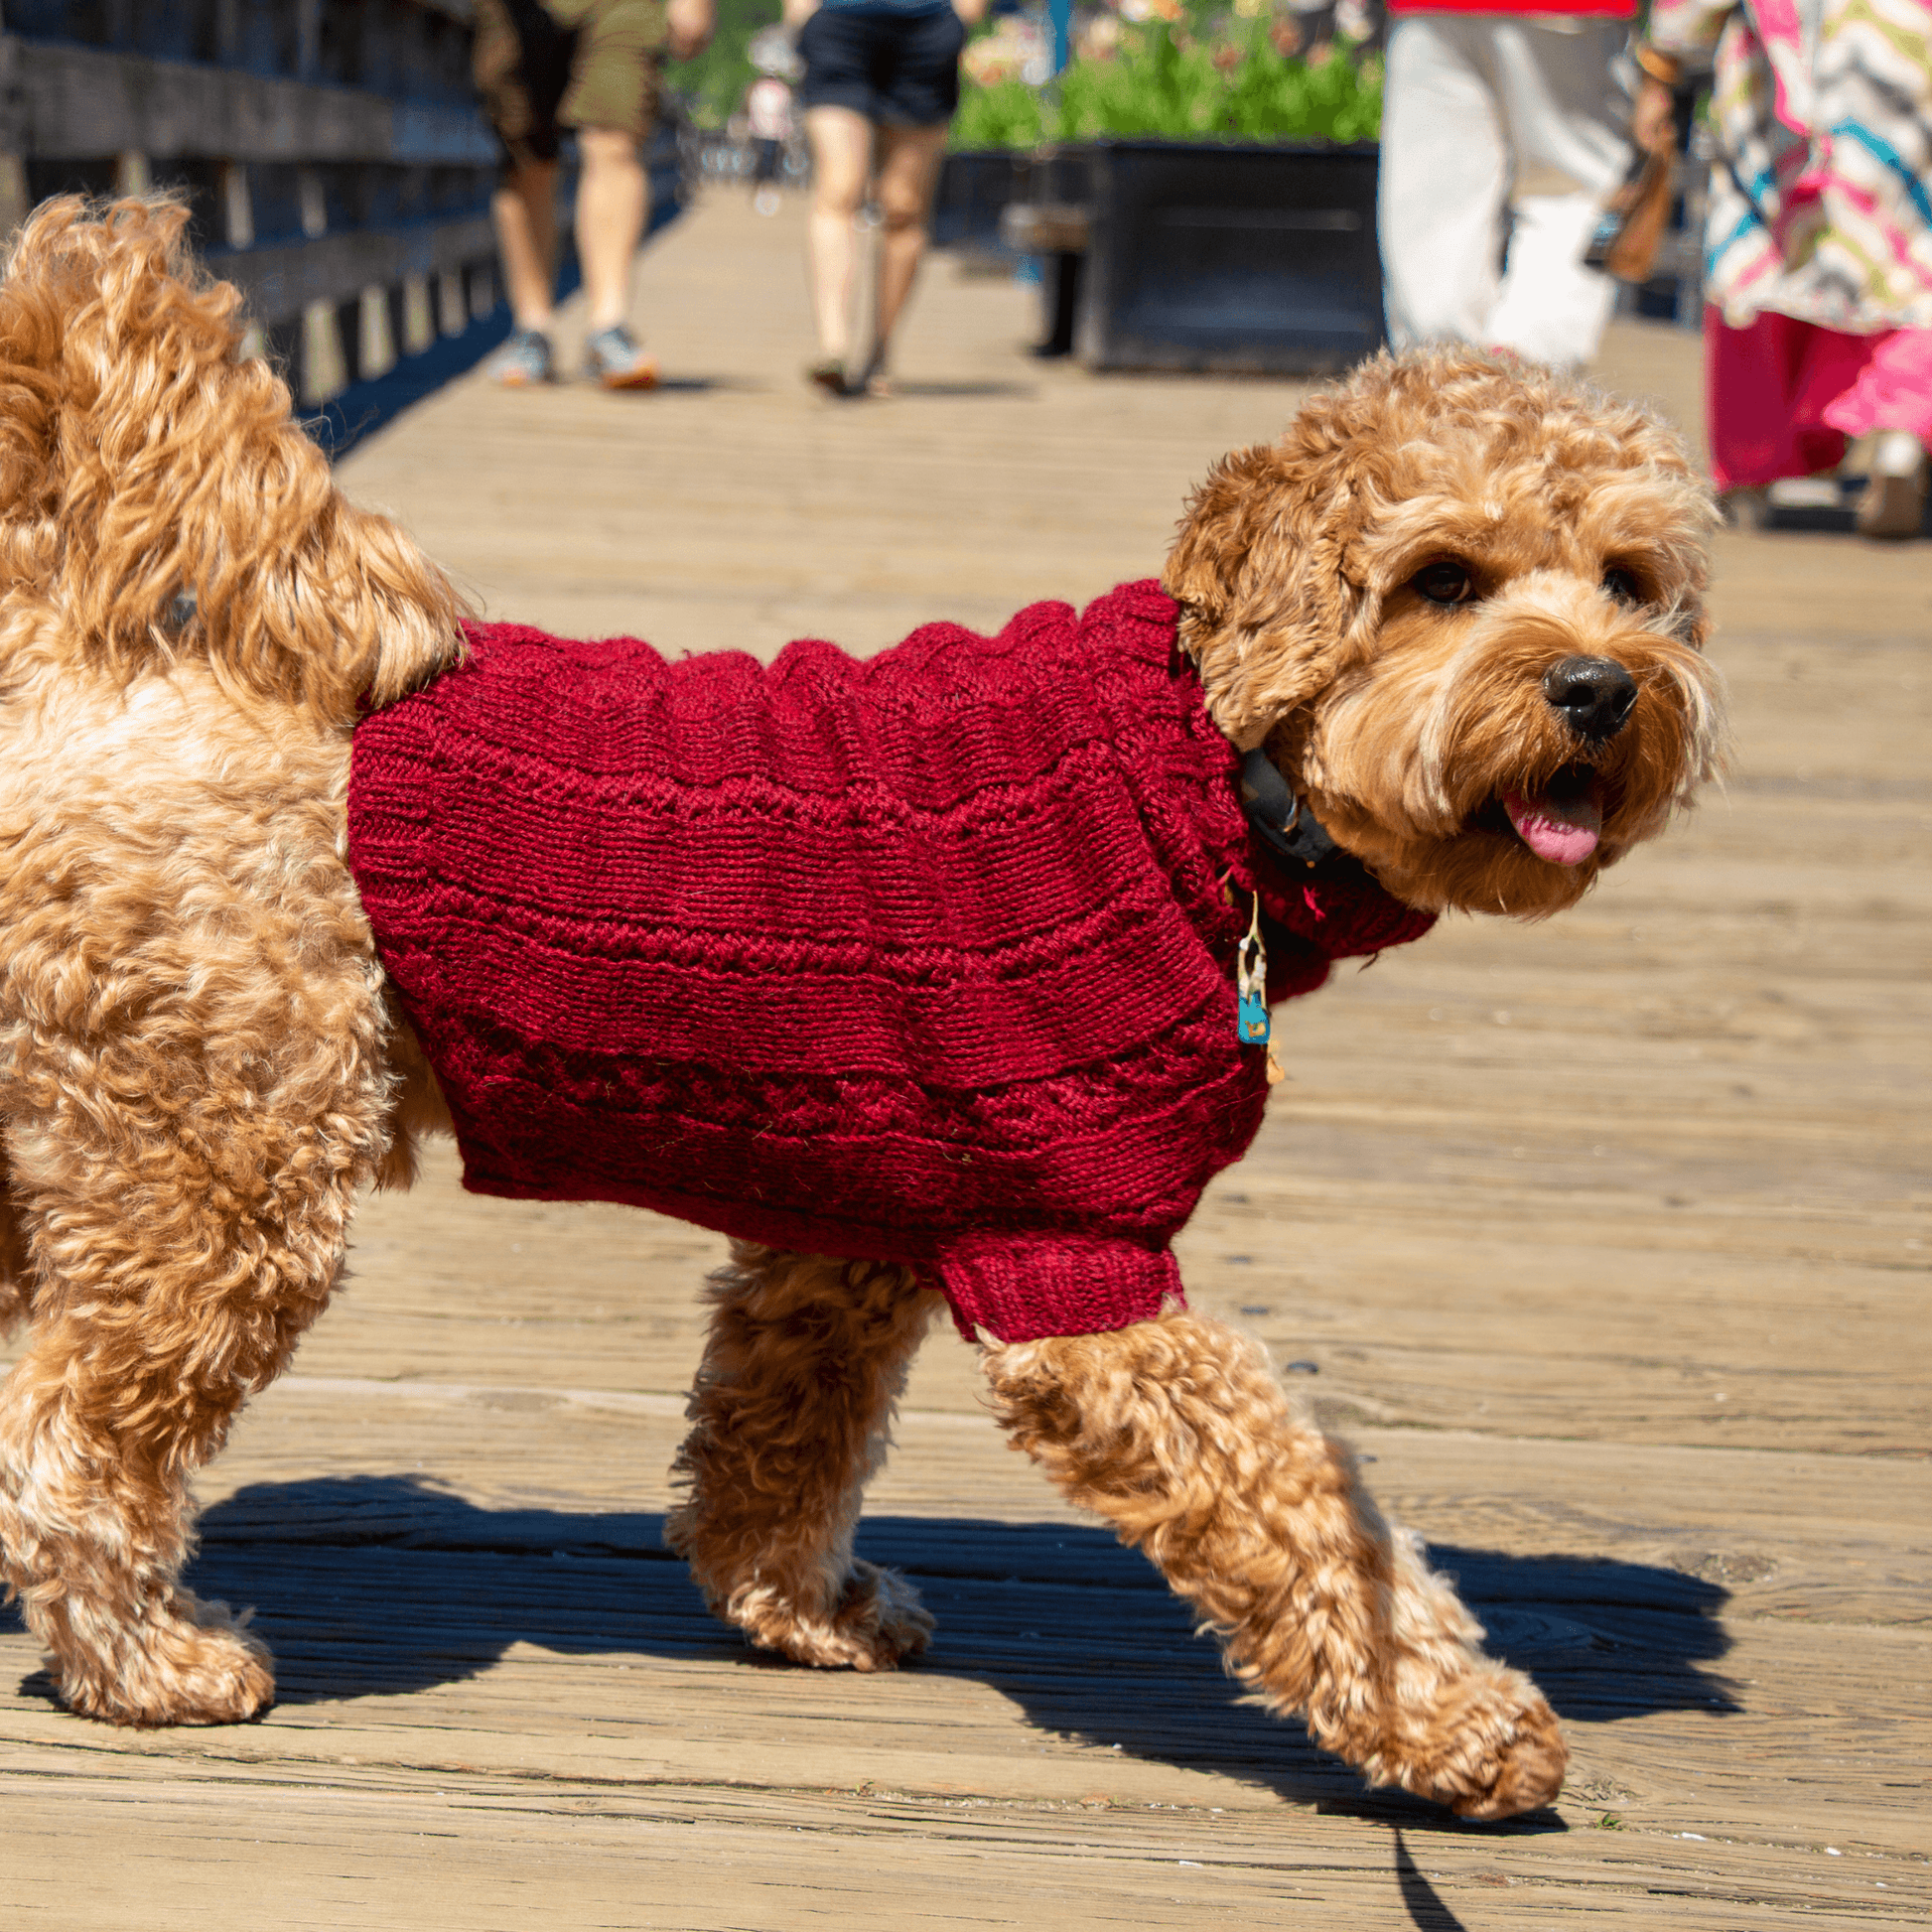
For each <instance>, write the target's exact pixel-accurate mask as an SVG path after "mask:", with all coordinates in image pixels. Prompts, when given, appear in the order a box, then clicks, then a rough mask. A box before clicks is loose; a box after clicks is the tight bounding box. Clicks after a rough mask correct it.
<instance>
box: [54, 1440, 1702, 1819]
mask: <svg viewBox="0 0 1932 1932" xmlns="http://www.w3.org/2000/svg"><path fill="white" fill-rule="evenodd" d="M201 1535H202V1550H201V1554H200V1556H199V1557H198V1558H197V1559H196V1562H195V1564H194V1566H193V1567H192V1569H191V1571H190V1572H189V1578H188V1581H189V1582H190V1583H191V1584H192V1585H193V1586H194V1587H195V1588H196V1589H197V1590H199V1591H200V1592H202V1593H203V1594H205V1595H209V1596H215V1597H221V1598H224V1599H225V1600H227V1601H228V1602H230V1603H235V1604H243V1603H253V1604H257V1605H259V1606H260V1613H259V1615H258V1617H257V1619H256V1625H255V1627H256V1628H257V1629H259V1630H260V1631H261V1633H262V1635H263V1636H265V1637H266V1638H267V1639H268V1641H269V1643H270V1644H271V1645H272V1646H273V1648H274V1650H275V1652H276V1655H277V1659H278V1670H277V1678H278V1695H279V1697H280V1699H281V1701H282V1702H283V1703H284V1704H291V1705H301V1704H310V1703H318V1702H323V1701H334V1700H339V1699H345V1698H354V1697H364V1696H371V1695H397V1694H402V1693H408V1692H413V1691H422V1690H427V1689H430V1688H432V1687H434V1686H437V1685H442V1684H451V1683H457V1682H461V1681H462V1680H464V1679H466V1678H470V1677H474V1676H476V1675H478V1674H480V1673H481V1672H483V1671H484V1670H487V1669H488V1668H489V1667H490V1666H491V1665H492V1664H493V1663H495V1662H496V1660H497V1659H498V1658H499V1657H501V1656H502V1654H503V1653H504V1652H505V1651H506V1650H507V1649H508V1648H509V1647H510V1646H511V1645H512V1644H516V1643H529V1644H535V1645H538V1646H540V1647H542V1648H545V1649H549V1650H552V1651H558V1652H562V1653H565V1654H569V1655H597V1654H615V1655H626V1654H629V1655H634V1654H642V1655H645V1656H659V1657H679V1658H684V1659H690V1658H694V1657H704V1656H711V1657H720V1658H723V1657H737V1658H741V1659H756V1660H757V1661H759V1662H763V1661H765V1660H764V1658H763V1656H762V1653H754V1652H749V1651H747V1650H746V1649H745V1648H744V1647H743V1646H742V1644H741V1643H740V1640H739V1639H738V1638H737V1637H736V1636H735V1635H734V1633H733V1632H731V1631H730V1630H728V1629H726V1628H725V1627H724V1626H723V1625H721V1624H719V1623H717V1622H716V1621H715V1620H714V1619H713V1618H712V1617H711V1616H710V1615H709V1614H708V1613H707V1612H706V1610H705V1608H704V1605H703V1603H702V1601H701V1599H700V1598H699V1595H698V1593H697V1591H696V1589H695V1588H694V1587H692V1585H691V1583H690V1581H689V1579H688V1578H687V1577H686V1575H685V1570H684V1566H683V1565H682V1564H681V1563H680V1562H678V1561H677V1560H676V1559H675V1558H674V1557H672V1556H671V1555H670V1554H669V1553H668V1552H667V1551H666V1549H665V1548H664V1541H663V1518H662V1516H661V1515H658V1514H656V1513H654V1512H642V1511H639V1512H635V1513H612V1514H604V1515H580V1514H573V1513H571V1512H568V1511H564V1510H556V1509H500V1510H496V1509H480V1508H478V1507H477V1506H476V1505H475V1504H473V1503H469V1502H466V1501H464V1500H463V1499H462V1498H461V1497H459V1496H455V1495H452V1494H450V1493H449V1492H447V1491H446V1490H444V1489H441V1488H439V1487H438V1486H436V1485H435V1484H433V1483H430V1482H427V1481H424V1480H422V1479H421V1478H418V1477H413V1476H404V1475H390V1476H351V1477H319V1478H314V1479H310V1480H306V1481H300V1482H288V1483H256V1484H254V1485H252V1486H250V1487H248V1488H245V1489H242V1490H240V1491H238V1492H237V1493H236V1494H235V1495H233V1496H231V1497H229V1498H228V1499H227V1500H226V1501H223V1502H219V1503H216V1504H214V1505H213V1506H212V1507H211V1508H209V1509H208V1510H207V1514H206V1515H205V1516H204V1517H203V1519H202V1525H201ZM859 1549H860V1552H861V1554H863V1555H865V1556H869V1557H871V1558H872V1559H874V1560H875V1561H877V1562H881V1563H890V1564H892V1565H894V1566H895V1567H896V1568H898V1569H901V1570H903V1571H905V1572H906V1573H907V1574H908V1575H909V1576H910V1577H911V1578H912V1579H913V1580H914V1581H915V1582H916V1583H917V1585H918V1587H919V1588H920V1590H921V1592H922V1594H923V1596H924V1598H925V1601H926V1603H927V1605H928V1607H929V1608H930V1609H932V1611H933V1612H934V1613H935V1614H936V1615H937V1616H938V1618H939V1621H940V1630H939V1636H938V1639H937V1642H936V1644H935V1646H934V1649H933V1650H932V1651H931V1652H930V1653H929V1654H928V1656H927V1657H926V1658H925V1659H924V1660H923V1661H922V1662H921V1663H920V1665H919V1666H918V1668H920V1669H921V1670H924V1671H928V1672H939V1673H942V1674H945V1675H948V1676H958V1677H968V1678H972V1679H975V1680H977V1681H979V1682H982V1683H986V1684H989V1685H991V1686H992V1687H993V1688H995V1689H997V1690H998V1691H1000V1692H1001V1693H1003V1694H1004V1695H1005V1696H1007V1697H1009V1698H1011V1699H1012V1700H1013V1701H1014V1702H1015V1703H1016V1704H1017V1705H1019V1707H1020V1708H1021V1709H1022V1710H1023V1711H1024V1712H1025V1713H1026V1715H1027V1717H1028V1720H1029V1721H1030V1722H1031V1723H1032V1724H1033V1725H1035V1726H1037V1727H1038V1728H1040V1729H1041V1730H1043V1731H1048V1732H1052V1733H1056V1734H1059V1735H1062V1736H1067V1737H1074V1738H1079V1739H1082V1740H1085V1741H1088V1742H1091V1743H1096V1744H1099V1745H1102V1746H1105V1747H1109V1748H1118V1749H1120V1750H1122V1751H1124V1752H1129V1753H1131V1754H1133V1755H1134V1756H1137V1757H1142V1758H1150V1759H1155V1760H1159V1761H1164V1762H1168V1763H1173V1764H1176V1765H1184V1766H1187V1767H1189V1768H1193V1769H1212V1770H1218V1771H1224V1772H1227V1773H1229V1774H1231V1775H1233V1776H1236V1777H1239V1778H1242V1779H1244V1780H1248V1781H1251V1782H1255V1783H1258V1784H1262V1785H1265V1786H1269V1787H1271V1788H1273V1789H1275V1790H1277V1791H1279V1792H1281V1793H1282V1794H1283V1795H1284V1796H1287V1797H1290V1798H1292V1799H1294V1800H1295V1801H1297V1802H1301V1803H1310V1802H1313V1803H1317V1804H1320V1805H1321V1806H1322V1807H1323V1808H1324V1809H1345V1810H1349V1811H1357V1812H1362V1813H1365V1814H1371V1815H1376V1816H1381V1817H1385V1818H1388V1819H1390V1820H1392V1821H1394V1822H1400V1823H1403V1824H1405V1825H1408V1826H1411V1827H1416V1826H1424V1825H1435V1826H1443V1825H1446V1824H1448V1825H1452V1821H1449V1820H1447V1819H1446V1818H1445V1817H1444V1815H1443V1814H1441V1813H1439V1812H1437V1811H1436V1810H1435V1809H1434V1808H1433V1807H1429V1806H1423V1805H1419V1804H1413V1803H1411V1801H1409V1800H1407V1799H1405V1798H1403V1797H1401V1796H1400V1795H1399V1794H1398V1795H1395V1796H1393V1797H1391V1796H1386V1795H1384V1794H1374V1795H1372V1796H1371V1795H1369V1794H1367V1793H1365V1792H1364V1791H1363V1789H1362V1786H1361V1784H1360V1781H1359V1780H1358V1779H1357V1778H1356V1777H1355V1776H1354V1774H1353V1773H1352V1772H1349V1771H1348V1770H1346V1769H1345V1768H1344V1767H1342V1766H1341V1765H1339V1764H1335V1763H1333V1762H1332V1761H1331V1760H1329V1759H1327V1758H1325V1757H1323V1756H1322V1755H1321V1754H1320V1753H1319V1752H1318V1751H1316V1750H1314V1749H1313V1747H1312V1746H1311V1745H1310V1744H1309V1743H1308V1742H1307V1740H1306V1739H1305V1738H1304V1737H1303V1735H1302V1733H1301V1729H1300V1726H1299V1725H1284V1724H1282V1723H1280V1722H1279V1721H1278V1720H1275V1719H1273V1718H1270V1717H1268V1716H1267V1715H1266V1714H1265V1713H1263V1712H1262V1711H1261V1710H1260V1709H1259V1708H1258V1707H1257V1706H1256V1705H1255V1704H1254V1703H1253V1701H1252V1700H1249V1699H1247V1698H1245V1697H1244V1696H1243V1694H1242V1693H1241V1691H1240V1689H1239V1687H1238V1686H1236V1685H1234V1684H1233V1683H1232V1682H1230V1680H1229V1679H1228V1678H1227V1677H1226V1676H1225V1675H1224V1674H1223V1673H1222V1670H1221V1667H1220V1659H1219V1654H1218V1652H1217V1650H1216V1649H1215V1647H1214V1646H1213V1645H1212V1644H1211V1643H1210V1642H1208V1641H1205V1640H1203V1639H1199V1638H1196V1637H1195V1636H1194V1635H1193V1634H1192V1632H1191V1628H1190V1620H1189V1617H1188V1613H1187V1610H1186V1608H1185V1606H1184V1605H1182V1604H1181V1603H1179V1602H1178V1601H1177V1600H1175V1599H1174V1598H1173V1596H1171V1595H1170V1594H1169V1592H1168V1590H1167V1588H1166V1586H1165V1585H1164V1584H1163V1583H1162V1581H1161V1579H1160V1578H1159V1577H1158V1576H1157V1575H1156V1574H1155V1572H1154V1571H1153V1569H1152V1568H1151V1567H1150V1566H1149V1565H1147V1564H1146V1563H1145V1562H1144V1561H1143V1560H1142V1559H1141V1558H1140V1557H1138V1556H1136V1555H1134V1554H1133V1553H1132V1552H1131V1551H1128V1550H1124V1549H1122V1548H1121V1547H1120V1546H1119V1545H1118V1544H1117V1543H1115V1542H1114V1540H1113V1539H1112V1537H1111V1536H1110V1535H1109V1534H1108V1533H1107V1532H1106V1531H1104V1530H1101V1529H1087V1528H1074V1527H1068V1526H1065V1525H1061V1524H1014V1523H1001V1522H988V1521H979V1520H971V1519H963V1520H962V1519H925V1518H916V1517H904V1516H884V1517H878V1518H874V1519H870V1520H868V1521H867V1522H866V1523H865V1524H864V1525H863V1527H862V1528H861V1531H860V1535H859ZM1431 1554H1432V1557H1433V1559H1434V1561H1435V1562H1436V1563H1437V1565H1438V1566H1439V1567H1441V1568H1443V1569H1446V1570H1449V1571H1450V1572H1452V1573H1454V1575H1455V1576H1456V1577H1457V1578H1458V1580H1459V1583H1460V1586H1461V1589H1462V1593H1463V1595H1464V1597H1465V1598H1466V1599H1467V1601H1468V1602H1469V1603H1470V1604H1471V1606H1472V1607H1473V1608H1474V1609H1475V1611H1476V1613H1477V1615H1478V1616H1479V1617H1480V1618H1481V1619H1482V1621H1483V1623H1484V1624H1485V1626H1486V1627H1487V1629H1488V1631H1489V1636H1490V1643H1491V1648H1492V1649H1494V1650H1495V1651H1497V1652H1499V1653H1500V1654H1501V1655H1503V1656H1504V1657H1506V1658H1507V1659H1508V1660H1509V1661H1510V1662H1511V1663H1514V1664H1520V1665H1522V1666H1523V1667H1524V1668H1526V1669H1528V1670H1530V1671H1531V1672H1533V1674H1534V1675H1535V1676H1536V1678H1537V1681H1538V1682H1539V1683H1540V1684H1541V1685H1542V1687H1543V1689H1544V1690H1545V1692H1546V1693H1547V1694H1548V1695H1549V1697H1550V1699H1551V1702H1552V1703H1553V1704H1555V1706H1556V1707H1557V1709H1558V1711H1559V1712H1560V1713H1561V1714H1562V1715H1563V1716H1564V1717H1565V1718H1566V1719H1568V1720H1570V1721H1571V1722H1572V1723H1573V1724H1575V1723H1602V1722H1607V1721H1610V1720H1614V1719H1618V1718H1626V1717H1635V1716H1638V1715H1640V1714H1643V1713H1647V1712H1654V1711H1661V1710H1676V1709H1682V1708H1685V1707H1692V1706H1695V1707H1697V1708H1699V1709H1703V1710H1708V1711H1711V1712H1714V1713H1722V1712H1725V1711H1729V1710H1733V1709H1735V1708H1736V1707H1735V1706H1734V1704H1733V1703H1732V1701H1731V1697H1730V1694H1729V1692H1728V1690H1727V1689H1726V1687H1725V1684H1724V1682H1723V1681H1722V1680H1721V1679H1719V1678H1717V1677H1715V1676H1712V1675H1710V1674H1708V1672H1707V1669H1706V1667H1707V1666H1708V1665H1709V1664H1711V1663H1712V1662H1713V1661H1714V1660H1715V1659H1717V1658H1718V1657H1720V1656H1722V1655H1723V1653H1724V1652H1725V1649H1726V1647H1727V1643H1728V1640H1727V1638H1726V1637H1725V1633H1724V1630H1723V1627H1722V1625H1721V1624H1720V1622H1719V1620H1718V1612H1719V1610H1720V1609H1721V1608H1722V1606H1723V1605H1724V1603H1725V1601H1726V1600H1727V1594H1728V1592H1726V1591H1725V1589H1723V1588H1722V1587H1719V1586H1717V1585H1715V1584H1711V1583H1707V1582H1703V1581H1701V1580H1700V1579H1698V1578H1695V1577H1690V1576H1685V1575H1682V1574H1680V1573H1678V1572H1676V1571H1673V1570H1666V1569H1660V1568H1653V1567H1650V1566H1647V1565H1642V1564H1631V1563H1622V1562H1617V1561H1613V1560H1609V1559H1604V1558H1593V1557H1512V1556H1505V1555H1500V1554H1497V1553H1496V1552H1493V1551H1485V1550H1467V1549H1456V1548H1446V1547H1442V1546H1437V1547H1434V1548H1433V1549H1432V1552H1431ZM769 1667H770V1668H772V1669H779V1670H782V1669H786V1668H789V1667H788V1666H786V1665H784V1664H783V1663H781V1662H779V1661H777V1660H775V1659H772V1660H770V1661H769ZM22 1689H23V1692H25V1693H27V1694H29V1695H35V1694H38V1695H40V1696H44V1697H51V1696H52V1687H51V1685H50V1684H49V1682H48V1680H47V1679H46V1678H45V1677H44V1676H36V1677H33V1678H30V1679H28V1680H27V1682H26V1683H25V1684H24V1685H23V1686H22ZM1550 1822H1551V1820H1550V1819H1549V1818H1548V1817H1547V1816H1546V1817H1545V1818H1544V1820H1543V1821H1542V1823H1543V1825H1544V1826H1545V1827H1546V1828H1547V1826H1548V1825H1549V1824H1550ZM1523 1828H1528V1829H1535V1828H1536V1823H1535V1821H1528V1823H1527V1825H1525V1824H1523V1823H1520V1822H1519V1829H1523ZM1487 1829H1489V1830H1494V1829H1495V1828H1494V1827H1488V1828H1487Z"/></svg>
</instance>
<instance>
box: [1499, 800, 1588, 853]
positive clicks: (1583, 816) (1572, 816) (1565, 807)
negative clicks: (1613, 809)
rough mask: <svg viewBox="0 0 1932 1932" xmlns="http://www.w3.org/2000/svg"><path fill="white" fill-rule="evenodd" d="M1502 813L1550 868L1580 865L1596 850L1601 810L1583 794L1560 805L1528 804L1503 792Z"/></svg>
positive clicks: (1553, 803)
mask: <svg viewBox="0 0 1932 1932" xmlns="http://www.w3.org/2000/svg"><path fill="white" fill-rule="evenodd" d="M1503 810H1504V811H1506V812H1507V813H1508V814H1509V822H1510V823H1511V824H1512V825H1513V826H1515V828H1516V831H1517V834H1518V836H1519V837H1520V838H1521V839H1522V841H1523V843H1524V844H1525V845H1526V846H1528V847H1529V849H1530V850H1531V851H1532V852H1534V853H1535V854H1536V856H1537V857H1538V858H1539V859H1548V860H1549V861H1550V863H1551V864H1552V865H1553V866H1580V865H1582V864H1583V862H1584V861H1585V860H1586V859H1587V858H1588V857H1589V855H1590V854H1591V853H1592V852H1594V851H1595V850H1596V839H1597V835H1598V834H1599V833H1600V832H1601V831H1602V829H1603V812H1602V808H1601V807H1600V806H1599V805H1598V804H1597V802H1596V800H1595V799H1593V798H1591V797H1590V796H1588V794H1587V793H1586V794H1585V796H1583V797H1581V798H1578V799H1575V800H1568V801H1565V802H1562V803H1559V802H1558V801H1557V800H1556V799H1553V798H1544V799H1540V800H1538V801H1537V802H1536V803H1535V804H1531V802H1530V801H1529V800H1528V799H1527V798H1525V797H1524V796H1523V794H1522V793H1521V792H1520V791H1506V792H1504V793H1503Z"/></svg>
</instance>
